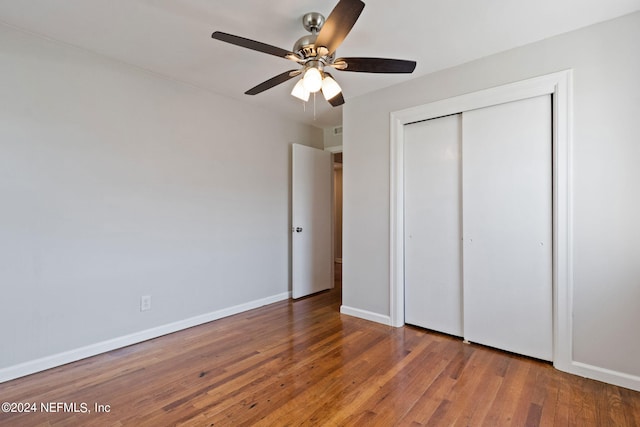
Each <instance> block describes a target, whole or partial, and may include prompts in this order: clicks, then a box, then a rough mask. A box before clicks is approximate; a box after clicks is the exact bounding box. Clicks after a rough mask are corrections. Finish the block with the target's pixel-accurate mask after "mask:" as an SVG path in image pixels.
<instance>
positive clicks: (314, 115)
mask: <svg viewBox="0 0 640 427" xmlns="http://www.w3.org/2000/svg"><path fill="white" fill-rule="evenodd" d="M313 121H314V122H315V121H316V93H315V92H313Z"/></svg>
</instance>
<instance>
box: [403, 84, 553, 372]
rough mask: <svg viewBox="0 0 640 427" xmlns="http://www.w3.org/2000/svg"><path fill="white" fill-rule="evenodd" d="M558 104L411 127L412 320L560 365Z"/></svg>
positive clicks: (407, 234)
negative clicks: (555, 215)
mask: <svg viewBox="0 0 640 427" xmlns="http://www.w3.org/2000/svg"><path fill="white" fill-rule="evenodd" d="M551 117H552V116H551V96H550V95H545V96H538V97H534V98H528V99H524V100H519V101H514V102H509V103H504V104H499V105H495V106H490V107H486V108H480V109H476V110H471V111H464V112H461V113H459V114H455V115H451V116H446V117H440V118H436V119H431V120H426V121H422V122H418V123H412V124H408V125H405V140H404V205H405V206H404V215H405V218H404V242H405V243H404V245H405V249H404V259H405V265H404V268H405V322H406V323H409V324H414V325H417V326H421V327H425V328H428V329H433V330H436V331H441V332H445V333H448V334H452V335H457V336H461V337H464V338H465V339H467V340H469V341H471V342H476V343H479V344H484V345H488V346H491V347H496V348H500V349H504V350H508V351H512V352H515V353H520V354H524V355H527V356H532V357H536V358H539V359H544V360H551V359H552V350H553V330H552V326H553V314H552V300H553V299H552V252H551V251H552V204H551V203H552V138H551V134H552V122H551Z"/></svg>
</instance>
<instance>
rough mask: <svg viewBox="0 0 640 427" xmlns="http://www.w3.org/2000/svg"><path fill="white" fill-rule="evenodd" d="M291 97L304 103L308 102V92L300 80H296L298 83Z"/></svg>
mask: <svg viewBox="0 0 640 427" xmlns="http://www.w3.org/2000/svg"><path fill="white" fill-rule="evenodd" d="M291 95H293V96H295V97H296V98H298V99H301V100H303V101H304V102H307V101H308V100H309V91H308V90H307V89H305V87H304V83H303V81H302V79H300V80H298V83H296V85H295V86H294V87H293V90H292V91H291Z"/></svg>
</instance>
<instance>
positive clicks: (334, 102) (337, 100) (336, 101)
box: [329, 92, 344, 107]
mask: <svg viewBox="0 0 640 427" xmlns="http://www.w3.org/2000/svg"><path fill="white" fill-rule="evenodd" d="M329 104H331V105H333V106H334V107H337V106H339V105H342V104H344V97H343V96H342V92H340V93H339V94H337V95H336V96H334V97H333V98H331V99H330V100H329Z"/></svg>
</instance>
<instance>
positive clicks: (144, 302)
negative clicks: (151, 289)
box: [140, 295, 151, 311]
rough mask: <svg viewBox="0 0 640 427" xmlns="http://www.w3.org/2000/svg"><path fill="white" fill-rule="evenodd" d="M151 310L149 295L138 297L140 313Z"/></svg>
mask: <svg viewBox="0 0 640 427" xmlns="http://www.w3.org/2000/svg"><path fill="white" fill-rule="evenodd" d="M147 310H151V295H143V296H141V297H140V311H147Z"/></svg>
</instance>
